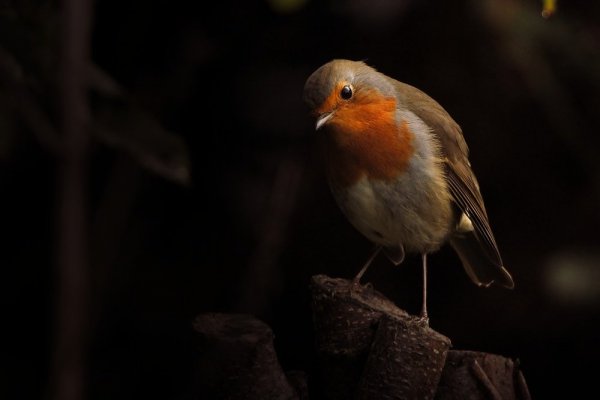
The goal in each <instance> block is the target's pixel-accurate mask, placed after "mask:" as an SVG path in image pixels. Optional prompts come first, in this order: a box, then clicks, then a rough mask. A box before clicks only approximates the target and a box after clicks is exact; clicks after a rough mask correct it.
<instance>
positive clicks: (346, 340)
mask: <svg viewBox="0 0 600 400" xmlns="http://www.w3.org/2000/svg"><path fill="white" fill-rule="evenodd" d="M311 293H312V300H313V301H312V307H313V318H314V324H315V340H316V347H317V357H318V364H319V368H318V369H319V371H318V374H319V384H320V386H321V388H322V392H323V394H324V398H326V399H353V398H358V399H361V400H363V399H364V400H368V399H432V398H433V395H434V394H435V390H436V387H437V383H438V380H439V378H440V375H441V372H442V368H443V366H444V361H445V358H446V352H447V351H448V348H449V347H450V340H449V339H448V338H446V337H444V336H443V335H440V334H439V333H437V332H435V331H433V330H432V329H431V328H429V327H428V326H427V324H426V323H424V322H423V321H420V320H419V319H418V318H415V317H412V316H410V315H408V314H407V313H406V312H405V311H403V310H401V309H399V308H398V307H396V306H395V305H394V304H393V303H392V302H391V301H389V300H388V299H386V298H385V297H384V296H383V295H382V294H381V293H379V292H377V291H376V290H374V289H373V288H371V287H370V286H361V285H353V284H352V282H350V281H347V280H345V279H333V278H329V277H327V276H324V275H318V276H314V277H313V279H312V282H311Z"/></svg>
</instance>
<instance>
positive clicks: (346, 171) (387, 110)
mask: <svg viewBox="0 0 600 400" xmlns="http://www.w3.org/2000/svg"><path fill="white" fill-rule="evenodd" d="M357 97H358V96H357ZM328 125H329V126H328V129H327V132H325V135H324V136H325V137H324V141H325V157H326V165H327V170H328V174H329V178H330V181H331V182H332V184H335V185H339V186H342V187H346V186H351V185H353V184H354V183H356V182H357V181H358V180H359V179H361V178H362V177H363V176H366V177H368V178H369V179H376V180H384V181H391V180H394V179H396V178H397V177H398V176H399V174H401V173H403V172H404V171H405V170H406V168H407V166H408V162H409V160H410V157H411V156H412V154H413V152H414V149H413V143H412V142H413V139H414V135H413V133H412V132H411V131H410V127H409V125H408V123H407V122H406V121H397V120H396V101H395V99H394V98H385V97H382V96H381V95H379V94H375V95H369V93H367V94H363V95H362V97H358V98H356V99H355V102H353V103H352V104H351V105H348V106H346V107H341V108H339V109H338V110H337V111H336V112H335V117H334V118H332V120H331V121H330V123H329V124H328Z"/></svg>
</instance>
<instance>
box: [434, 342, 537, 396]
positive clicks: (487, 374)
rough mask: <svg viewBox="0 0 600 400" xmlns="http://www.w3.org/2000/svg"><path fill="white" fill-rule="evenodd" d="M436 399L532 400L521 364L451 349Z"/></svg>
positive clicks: (496, 357) (506, 359)
mask: <svg viewBox="0 0 600 400" xmlns="http://www.w3.org/2000/svg"><path fill="white" fill-rule="evenodd" d="M435 398H436V400H459V399H460V400H487V399H491V400H531V396H530V395H529V389H528V388H527V384H526V383H525V378H524V377H523V374H522V373H521V370H520V369H519V366H518V363H515V362H513V361H512V360H511V359H508V358H506V357H502V356H498V355H495V354H488V353H480V352H475V351H459V350H451V351H449V352H448V358H447V360H446V366H445V367H444V371H443V372H442V378H441V380H440V384H439V388H438V393H437V395H436V397H435Z"/></svg>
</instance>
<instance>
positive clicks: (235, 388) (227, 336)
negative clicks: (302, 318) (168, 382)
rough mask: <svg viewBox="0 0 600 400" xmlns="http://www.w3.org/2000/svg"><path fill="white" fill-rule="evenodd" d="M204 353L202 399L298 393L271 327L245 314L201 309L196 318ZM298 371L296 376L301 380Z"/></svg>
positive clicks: (198, 377) (198, 385) (199, 378)
mask: <svg viewBox="0 0 600 400" xmlns="http://www.w3.org/2000/svg"><path fill="white" fill-rule="evenodd" d="M194 330H195V331H196V332H197V333H198V335H199V339H200V340H199V342H200V343H199V347H200V349H199V350H200V357H199V361H198V365H197V370H196V374H195V388H194V392H195V396H194V397H195V398H198V399H231V400H236V399H240V400H241V399H243V400H254V399H256V400H269V399H273V400H275V399H278V400H279V399H282V400H285V399H297V398H298V395H297V393H296V391H295V390H294V389H293V387H292V386H291V385H290V383H289V381H288V380H287V378H286V376H285V374H284V372H283V370H282V369H281V366H280V365H279V362H278V360H277V355H276V354H275V349H274V347H273V332H272V331H271V328H269V326H267V325H266V324H265V323H264V322H262V321H259V320H258V319H256V318H254V317H252V316H250V315H243V314H218V313H210V314H201V315H199V316H198V317H197V318H196V320H195V321H194ZM298 378H299V377H298V375H297V374H296V375H295V376H294V381H298Z"/></svg>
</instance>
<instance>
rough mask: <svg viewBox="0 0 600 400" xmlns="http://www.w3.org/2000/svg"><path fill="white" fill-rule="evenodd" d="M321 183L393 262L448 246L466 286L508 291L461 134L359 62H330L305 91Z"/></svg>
mask: <svg viewBox="0 0 600 400" xmlns="http://www.w3.org/2000/svg"><path fill="white" fill-rule="evenodd" d="M304 100H305V102H306V103H307V105H308V106H309V107H310V109H311V110H312V111H313V113H314V115H315V117H316V130H317V131H319V132H320V135H319V137H320V139H321V141H322V144H323V149H324V155H325V168H326V171H327V177H328V181H329V186H330V188H331V191H332V193H333V196H334V197H335V200H336V202H337V204H338V205H339V207H340V208H341V210H342V212H343V213H344V214H345V216H346V217H347V218H348V220H349V221H350V223H351V224H352V225H353V226H354V227H355V228H356V229H357V230H358V231H360V232H361V233H362V234H363V235H364V236H366V237H367V238H368V239H369V240H371V241H372V242H373V243H375V244H376V249H375V251H374V252H373V254H372V255H371V257H370V258H369V259H368V260H367V262H366V263H365V264H364V266H363V267H362V268H361V270H360V271H359V273H358V274H357V275H356V277H355V278H354V283H355V284H358V283H359V281H360V278H361V276H362V275H363V274H364V273H365V271H366V270H367V268H368V267H369V265H370V264H371V262H372V261H373V259H374V258H375V257H376V256H377V255H378V254H379V252H380V251H381V250H382V249H383V251H384V253H385V254H386V255H387V257H388V258H389V259H390V260H391V261H392V262H393V263H394V264H396V265H398V264H400V263H401V262H402V261H403V260H404V255H405V253H417V254H421V257H422V266H423V306H422V310H421V318H423V319H424V320H427V255H428V254H429V253H432V252H434V251H436V250H438V249H439V248H440V247H441V246H442V245H443V244H444V243H446V242H449V243H450V245H451V246H452V247H453V248H454V250H455V251H456V252H457V253H458V256H459V258H460V260H461V262H462V265H463V267H464V269H465V271H466V273H467V275H468V276H469V278H471V280H472V281H473V282H474V283H475V284H477V285H479V286H483V287H488V286H490V285H491V284H492V283H494V284H498V285H501V286H504V287H506V288H513V287H514V283H513V280H512V278H511V276H510V274H509V273H508V271H507V270H506V269H505V268H504V266H503V263H502V258H501V257H500V252H499V251H498V246H497V245H496V240H495V239H494V235H493V233H492V230H491V228H490V224H489V221H488V217H487V213H486V210H485V206H484V204H483V198H482V196H481V193H480V191H479V184H478V183H477V179H476V178H475V174H474V173H473V170H472V169H471V164H470V162H469V158H468V156H469V149H468V147H467V144H466V142H465V139H464V137H463V135H462V131H461V128H460V127H459V126H458V124H457V123H456V122H455V121H454V120H453V119H452V117H450V115H449V114H448V113H447V112H446V110H444V109H443V108H442V106H441V105H439V104H438V103H437V102H436V101H435V100H433V99H432V98H431V97H429V96H428V95H426V94H425V93H423V92H422V91H420V90H419V89H417V88H415V87H413V86H410V85H407V84H405V83H402V82H399V81H397V80H395V79H392V78H390V77H388V76H386V75H384V74H382V73H380V72H378V71H377V70H375V69H374V68H372V67H370V66H368V65H367V64H365V63H364V62H360V61H349V60H334V61H331V62H329V63H327V64H325V65H323V66H321V67H320V68H319V69H317V70H316V71H315V72H313V74H312V75H311V76H310V77H309V78H308V80H307V81H306V84H305V86H304Z"/></svg>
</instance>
